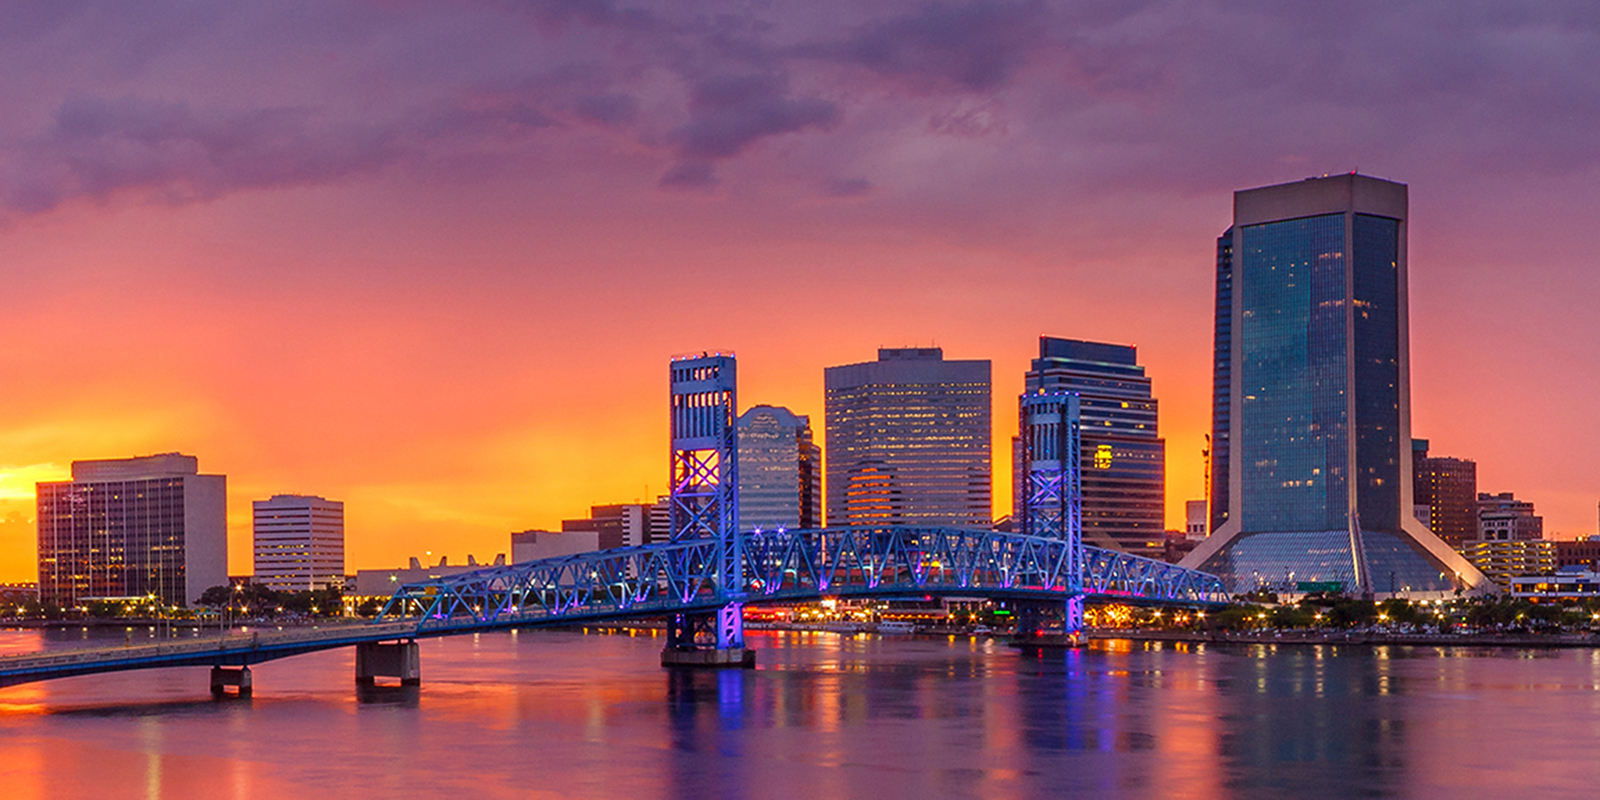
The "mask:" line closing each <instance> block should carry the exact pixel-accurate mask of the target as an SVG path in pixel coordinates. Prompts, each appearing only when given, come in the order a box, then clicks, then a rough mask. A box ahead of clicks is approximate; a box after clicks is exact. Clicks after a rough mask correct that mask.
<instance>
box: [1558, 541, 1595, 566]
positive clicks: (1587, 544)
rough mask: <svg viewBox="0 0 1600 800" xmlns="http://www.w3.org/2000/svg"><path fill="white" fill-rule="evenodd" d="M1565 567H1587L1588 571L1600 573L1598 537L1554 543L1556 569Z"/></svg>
mask: <svg viewBox="0 0 1600 800" xmlns="http://www.w3.org/2000/svg"><path fill="white" fill-rule="evenodd" d="M1567 567H1587V568H1588V569H1589V570H1590V571H1600V536H1585V537H1583V538H1582V539H1578V540H1575V541H1570V542H1568V541H1558V542H1556V569H1566V568H1567Z"/></svg>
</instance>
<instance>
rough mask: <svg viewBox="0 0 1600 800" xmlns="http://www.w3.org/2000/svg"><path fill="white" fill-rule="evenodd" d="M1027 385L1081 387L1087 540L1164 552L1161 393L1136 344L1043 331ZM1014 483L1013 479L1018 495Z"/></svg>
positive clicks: (1035, 388)
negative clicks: (1158, 424) (1157, 396)
mask: <svg viewBox="0 0 1600 800" xmlns="http://www.w3.org/2000/svg"><path fill="white" fill-rule="evenodd" d="M1025 385H1026V387H1027V391H1028V393H1030V394H1031V393H1037V392H1072V393H1074V394H1077V395H1078V398H1079V414H1080V418H1081V425H1080V430H1081V431H1082V452H1081V453H1080V454H1079V456H1080V457H1079V462H1080V464H1081V467H1082V473H1083V541H1084V543H1085V544H1090V545H1094V546H1096V547H1106V548H1110V549H1113V550H1121V551H1123V552H1126V553H1134V554H1136V555H1141V556H1147V557H1149V558H1161V557H1162V555H1163V553H1164V551H1165V549H1166V464H1167V443H1166V440H1164V439H1162V438H1161V437H1160V435H1159V433H1158V431H1157V428H1156V400H1155V398H1154V397H1152V396H1151V393H1150V379H1149V378H1148V377H1146V376H1145V374H1144V367H1141V366H1139V363H1138V351H1137V350H1135V349H1134V348H1133V347H1129V346H1126V345H1118V344H1103V343H1101V342H1086V341H1080V340H1077V339H1058V338H1054V337H1050V336H1041V337H1039V357H1038V358H1037V359H1034V361H1033V366H1032V368H1031V369H1029V370H1028V373H1027V376H1026V384H1025ZM1013 472H1014V473H1016V474H1020V472H1021V470H1020V469H1014V470H1013ZM1016 486H1017V484H1016V482H1015V480H1014V481H1013V487H1014V488H1013V492H1014V495H1015V497H1017V498H1018V499H1017V503H1020V502H1021V499H1020V498H1021V496H1022V493H1021V492H1020V491H1018V490H1017V489H1016V488H1015V487H1016ZM1015 516H1017V513H1016V512H1013V517H1015Z"/></svg>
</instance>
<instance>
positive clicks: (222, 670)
mask: <svg viewBox="0 0 1600 800" xmlns="http://www.w3.org/2000/svg"><path fill="white" fill-rule="evenodd" d="M229 686H232V687H234V689H235V690H236V691H237V692H238V694H239V696H240V697H249V696H250V688H251V687H250V668H249V667H212V668H211V696H212V697H222V696H223V695H224V694H227V692H228V688H227V687H229Z"/></svg>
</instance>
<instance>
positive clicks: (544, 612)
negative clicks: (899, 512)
mask: <svg viewBox="0 0 1600 800" xmlns="http://www.w3.org/2000/svg"><path fill="white" fill-rule="evenodd" d="M738 539H739V541H738V542H737V544H739V545H740V548H739V549H740V551H741V561H742V565H743V568H742V569H740V570H738V576H739V577H738V578H737V580H735V581H731V582H728V585H726V586H724V585H722V584H721V583H719V582H718V580H717V575H718V557H719V555H720V554H721V553H723V552H724V550H725V546H724V544H723V543H722V542H720V541H719V540H716V539H694V540H687V541H680V542H670V543H664V544H653V545H645V546H643V547H624V548H618V549H613V550H600V551H596V552H592V553H581V554H577V555H571V556H562V557H559V558H550V559H544V560H541V561H532V562H529V563H526V564H515V565H511V566H506V567H489V568H486V569H482V570H477V571H475V572H467V573H461V574H458V575H452V576H449V577H443V578H438V579H435V580H431V581H425V582H421V583H411V584H406V585H404V586H402V587H400V589H399V590H398V591H396V592H395V594H394V596H393V597H391V598H390V599H389V602H388V603H387V605H385V607H384V609H383V612H382V614H381V615H380V616H379V617H378V619H377V620H375V621H374V622H372V623H371V624H366V625H341V626H334V627H327V628H320V629H319V628H311V629H290V630H285V631H273V632H264V633H254V634H237V633H236V634H231V635H228V636H225V637H221V638H206V637H199V638H196V639H188V640H184V639H180V640H174V641H171V642H166V643H162V644H153V645H136V646H133V647H108V648H104V649H102V650H67V651H50V652H44V653H36V654H30V655H21V656H6V657H0V687H4V686H11V685H14V684H19V683H26V682H31V681H39V680H50V679H54V678H66V677H71V676H75V675H89V674H96V673H102V672H117V671H123V670H137V669H154V668H160V667H181V666H210V667H212V680H213V684H212V687H213V690H214V691H216V690H217V688H218V683H217V681H218V680H219V679H220V678H219V677H218V676H219V671H221V670H225V669H228V668H240V667H243V668H248V666H249V665H252V664H259V663H261V662H264V661H271V660H274V659H278V658H286V657H289V656H295V655H301V654H304V653H311V652H315V651H319V650H328V649H333V648H340V647H352V646H354V647H357V648H358V659H357V660H358V662H359V661H360V660H361V659H360V652H361V648H363V647H367V648H378V647H388V646H389V645H381V644H380V643H383V642H407V641H411V642H414V640H416V639H418V638H425V637H431V636H449V635H453V634H460V633H472V632H476V631H482V630H491V629H497V628H535V627H552V626H561V625H569V624H581V623H584V622H603V621H607V620H637V619H648V618H659V617H674V616H680V615H694V614H701V615H709V614H715V613H716V612H718V611H719V610H721V609H724V608H728V607H730V606H731V607H733V608H734V609H738V608H740V607H742V606H743V605H747V604H755V605H760V604H777V603H799V602H807V601H816V600H820V599H822V598H825V597H835V598H873V597H876V598H886V599H887V598H917V599H920V598H928V597H951V596H957V597H984V598H992V599H1004V600H1017V601H1038V602H1041V603H1046V604H1052V605H1060V604H1062V603H1063V602H1065V601H1067V600H1070V599H1072V598H1075V597H1076V598H1083V599H1086V600H1088V601H1090V602H1119V603H1134V604H1146V605H1172V606H1188V607H1200V608H1204V607H1213V606H1218V605H1222V604H1225V603H1226V602H1227V601H1228V596H1227V593H1226V591H1225V590H1224V588H1223V585H1222V582H1221V581H1220V580H1219V579H1218V578H1216V577H1214V576H1211V575H1207V574H1205V573H1202V572H1196V571H1194V570H1189V569H1184V568H1181V567H1177V566H1174V565H1172V564H1167V563H1165V562H1161V561H1155V560H1152V559H1148V558H1141V557H1139V556H1133V555H1128V554H1126V553H1118V552H1115V551H1111V550H1103V549H1100V548H1097V547H1090V546H1086V545H1079V548H1080V549H1081V552H1082V553H1083V568H1082V572H1081V574H1078V573H1077V572H1075V571H1074V570H1073V569H1072V568H1071V561H1070V558H1069V555H1070V554H1069V551H1068V547H1069V545H1068V544H1067V542H1065V541H1063V540H1060V539H1052V538H1046V537H1039V536H1025V535H1022V534H1016V533H1005V532H1001V531H991V530H981V529H975V528H902V527H893V526H883V527H853V528H824V529H820V530H799V531H777V532H759V531H758V532H750V533H744V534H739V535H738ZM411 646H412V647H414V644H413V645H411ZM360 669H361V667H360V666H359V664H358V671H359V670H360ZM369 674H377V675H389V676H391V677H400V678H402V680H404V678H405V676H406V675H407V674H414V673H405V672H404V670H401V671H400V672H399V673H396V672H394V671H383V670H382V668H379V669H378V670H376V671H369ZM357 677H358V679H360V678H361V677H362V675H361V674H359V672H358V676H357ZM238 679H239V675H238V673H237V672H232V673H230V677H227V678H225V679H222V680H228V681H237V680H238ZM228 685H230V686H232V685H236V684H234V683H231V682H230V683H229V684H228ZM245 686H246V687H248V678H246V679H245Z"/></svg>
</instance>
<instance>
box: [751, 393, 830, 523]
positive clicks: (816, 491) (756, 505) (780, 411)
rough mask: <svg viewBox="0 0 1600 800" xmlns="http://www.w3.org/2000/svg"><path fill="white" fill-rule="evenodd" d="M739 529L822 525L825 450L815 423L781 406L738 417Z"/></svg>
mask: <svg viewBox="0 0 1600 800" xmlns="http://www.w3.org/2000/svg"><path fill="white" fill-rule="evenodd" d="M738 429H739V526H740V527H741V528H743V529H744V530H747V531H748V530H755V529H758V528H759V529H761V530H775V529H777V528H791V529H793V528H818V527H821V526H822V448H820V447H817V445H816V444H815V443H813V442H812V441H811V420H810V418H808V417H806V416H804V415H802V414H795V413H794V412H792V411H790V410H789V409H787V408H781V407H778V406H755V407H754V408H751V409H749V410H747V411H745V412H744V413H743V414H741V415H739V423H738Z"/></svg>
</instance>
